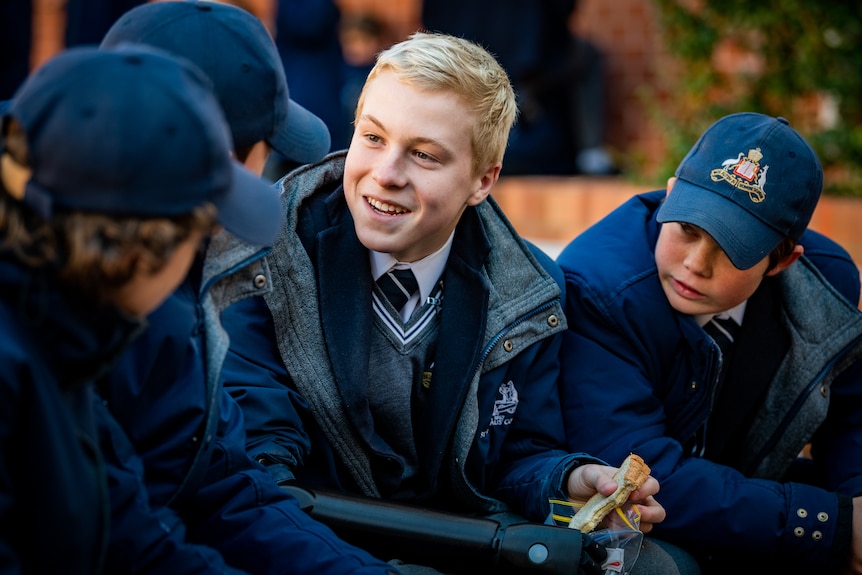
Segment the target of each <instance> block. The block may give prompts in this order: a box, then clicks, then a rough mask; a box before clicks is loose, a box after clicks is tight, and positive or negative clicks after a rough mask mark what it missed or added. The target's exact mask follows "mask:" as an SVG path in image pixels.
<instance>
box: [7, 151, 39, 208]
mask: <svg viewBox="0 0 862 575" xmlns="http://www.w3.org/2000/svg"><path fill="white" fill-rule="evenodd" d="M32 175H33V171H32V170H31V169H30V168H27V167H25V166H22V165H21V164H19V163H18V162H16V161H15V159H14V158H12V156H10V155H9V154H8V153H7V152H3V154H2V155H0V179H2V180H3V187H4V188H5V190H6V191H7V192H9V195H10V196H12V197H13V198H15V199H16V200H18V201H21V200H23V199H24V190H25V188H26V187H27V182H29V181H30V177H31V176H32Z"/></svg>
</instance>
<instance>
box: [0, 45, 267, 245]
mask: <svg viewBox="0 0 862 575" xmlns="http://www.w3.org/2000/svg"><path fill="white" fill-rule="evenodd" d="M10 119H14V120H16V121H17V122H18V123H19V124H20V125H21V127H22V128H23V130H24V133H25V137H26V140H27V146H28V163H29V167H30V168H31V170H32V174H31V176H30V179H29V181H28V182H27V184H26V186H25V188H24V196H23V201H24V202H25V203H27V204H29V205H30V206H32V207H33V208H34V209H36V210H37V211H38V212H39V213H40V214H41V215H42V216H44V217H45V218H46V219H47V218H50V217H51V216H52V214H54V213H55V211H57V210H58V209H65V210H81V211H85V212H99V213H108V214H113V215H117V216H140V217H166V216H168V217H169V216H177V215H183V214H188V213H191V212H192V211H193V210H194V209H195V208H196V207H197V206H199V205H201V204H203V203H204V202H211V203H212V204H214V205H215V206H216V207H217V208H218V216H217V217H218V220H219V222H220V223H221V224H222V225H223V226H224V227H225V228H227V229H228V230H229V231H230V232H231V233H233V234H235V235H237V236H239V237H241V238H243V239H244V240H246V241H249V242H252V243H256V244H269V243H271V242H273V241H274V240H275V239H276V238H277V236H278V233H279V232H280V229H281V201H280V199H279V197H278V194H277V192H276V190H275V188H273V187H272V186H270V185H269V184H267V183H266V182H264V181H263V180H262V179H260V178H259V177H258V176H257V175H256V174H254V173H253V172H251V171H249V170H247V169H245V168H244V167H243V166H242V165H241V164H240V163H239V162H237V161H236V160H234V159H233V158H232V156H231V138H230V132H229V129H228V126H227V122H226V121H225V119H224V114H223V113H222V111H221V107H220V106H219V104H218V101H217V100H216V99H215V96H213V94H212V91H211V88H210V83H209V80H208V79H207V77H206V76H205V75H204V74H203V73H202V72H201V71H200V70H198V69H197V68H196V67H195V66H194V65H192V64H191V63H190V62H187V61H185V60H181V59H178V58H175V57H173V56H171V55H170V54H168V53H167V52H163V51H161V50H157V49H154V48H151V47H146V46H135V45H128V46H123V47H118V48H116V49H112V50H104V49H98V48H96V47H77V48H70V49H68V50H66V51H65V52H61V53H60V54H59V55H57V56H55V57H54V58H52V59H51V60H49V61H47V62H46V63H45V64H43V65H42V66H41V67H40V68H39V69H37V70H36V71H35V72H34V73H33V74H32V75H31V76H30V77H29V78H28V79H27V80H26V81H25V82H24V84H23V85H22V86H21V87H20V88H19V89H18V91H17V92H16V93H15V95H14V97H13V98H12V100H11V102H10V103H9V108H8V110H7V111H6V113H5V115H4V116H3V126H2V127H3V132H4V133H5V132H6V130H7V129H8V122H9V121H10Z"/></svg>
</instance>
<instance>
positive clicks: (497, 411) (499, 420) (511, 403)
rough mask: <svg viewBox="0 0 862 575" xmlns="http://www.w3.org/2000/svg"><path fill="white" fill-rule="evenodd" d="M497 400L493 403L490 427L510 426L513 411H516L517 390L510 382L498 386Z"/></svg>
mask: <svg viewBox="0 0 862 575" xmlns="http://www.w3.org/2000/svg"><path fill="white" fill-rule="evenodd" d="M498 391H499V395H498V396H497V397H498V398H497V399H496V400H495V401H494V412H493V413H492V414H491V425H492V426H494V425H511V423H512V418H513V417H514V415H515V410H517V409H518V390H517V389H515V384H514V383H512V381H511V380H509V381H507V382H506V383H504V384H503V385H501V386H500V389H499V390H498Z"/></svg>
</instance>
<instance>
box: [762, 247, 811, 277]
mask: <svg viewBox="0 0 862 575" xmlns="http://www.w3.org/2000/svg"><path fill="white" fill-rule="evenodd" d="M804 251H805V248H803V247H802V246H801V245H799V244H796V246H795V247H794V248H793V251H792V252H790V254H789V255H787V256H785V257H783V258H781V259H780V260H778V263H777V264H776V265H775V267H774V268H772V269H771V270H769V271H767V272H766V276H774V275H776V274H777V273H779V272H782V271H784V270H786V269H787V268H789V267H790V266H791V265H792V264H793V262H795V261H796V260H798V259H799V257H800V256H801V255H802V252H804Z"/></svg>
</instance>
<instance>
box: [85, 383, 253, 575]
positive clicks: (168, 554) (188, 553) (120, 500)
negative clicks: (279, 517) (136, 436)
mask: <svg viewBox="0 0 862 575" xmlns="http://www.w3.org/2000/svg"><path fill="white" fill-rule="evenodd" d="M95 413H96V417H97V421H98V424H99V445H100V448H101V450H102V454H103V457H104V460H105V472H106V476H107V481H108V492H109V495H110V502H111V530H110V544H109V551H108V555H107V558H106V562H105V572H106V573H132V572H134V573H166V574H170V573H184V574H193V573H242V572H241V571H239V570H237V569H232V568H230V567H228V566H227V565H226V564H225V561H224V559H223V558H222V556H221V555H220V554H219V553H218V552H216V551H215V550H214V549H212V548H209V547H206V546H203V545H194V544H191V543H189V542H187V541H186V530H185V526H184V525H183V522H182V520H181V519H180V518H179V516H178V515H177V514H176V513H174V512H173V511H171V510H170V509H168V508H167V507H159V508H153V507H151V506H150V503H149V496H148V494H147V491H146V488H145V487H144V484H143V464H142V463H141V461H140V459H139V458H138V457H137V456H136V454H135V451H134V448H133V447H132V445H131V442H130V441H129V440H128V438H127V437H126V435H125V433H124V432H123V430H122V429H121V428H120V426H119V425H118V424H117V423H116V421H114V419H113V417H111V415H110V413H109V412H108V410H107V409H106V408H105V406H104V404H103V402H102V400H101V398H96V400H95Z"/></svg>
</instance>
